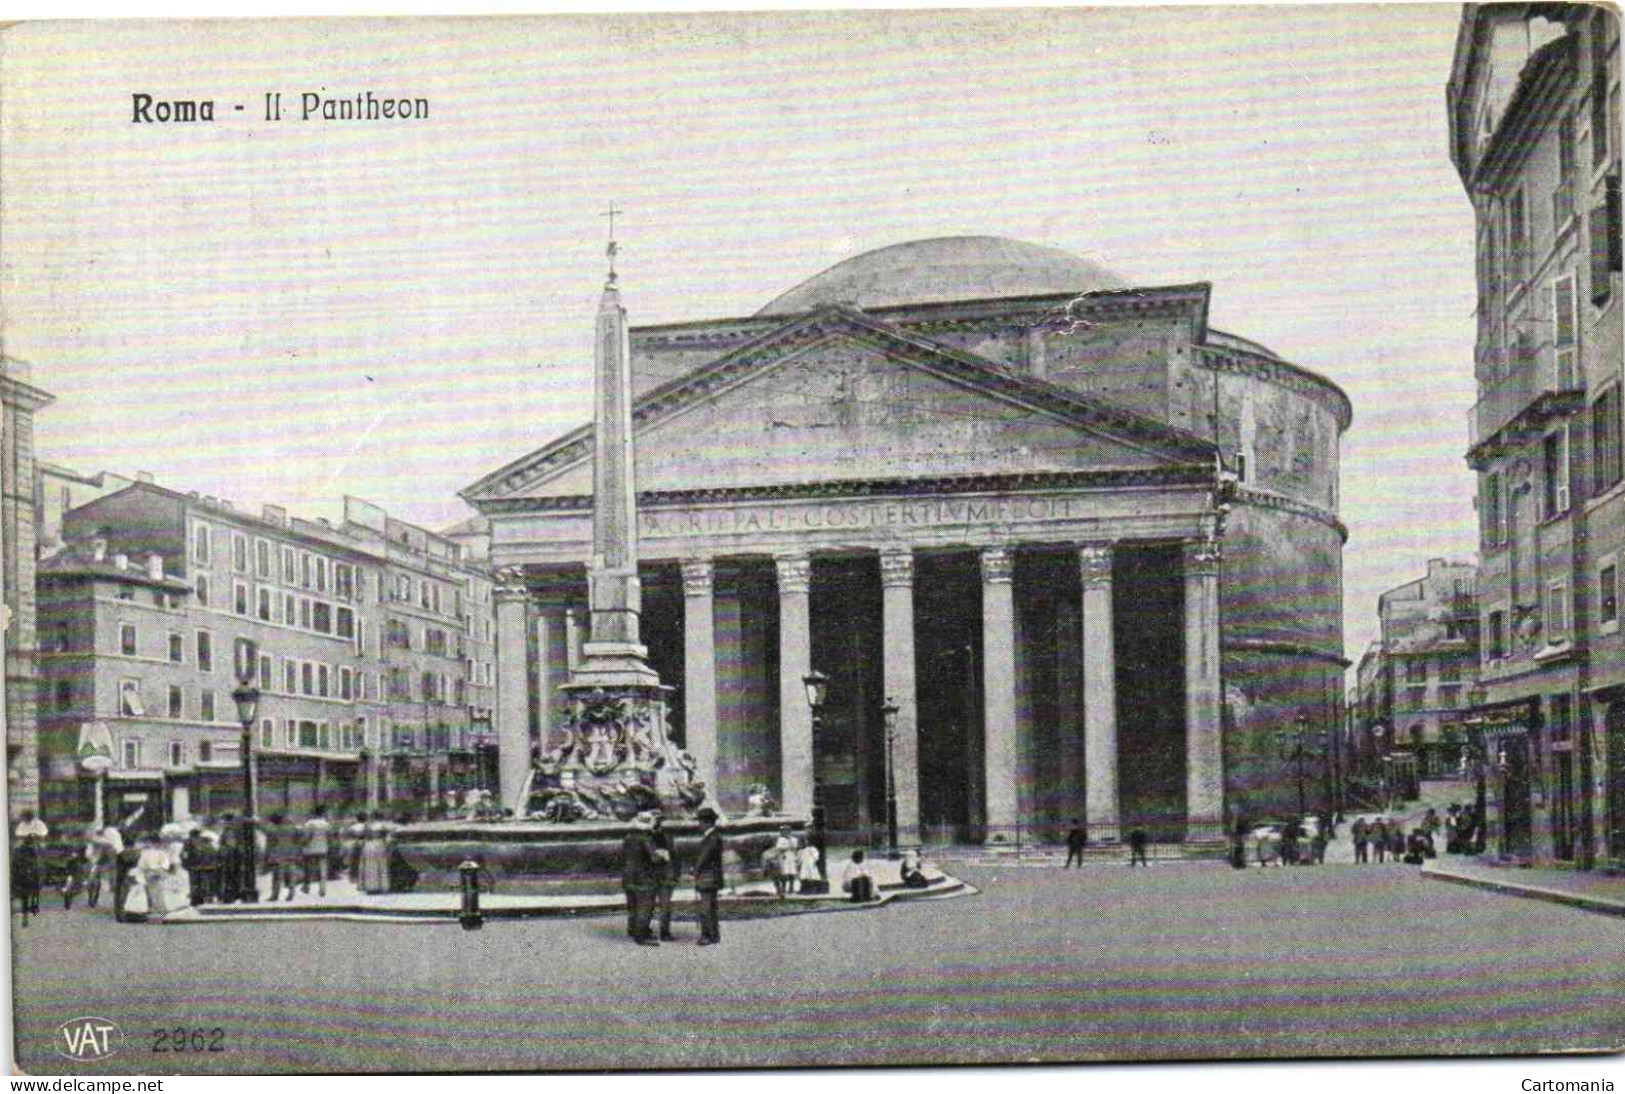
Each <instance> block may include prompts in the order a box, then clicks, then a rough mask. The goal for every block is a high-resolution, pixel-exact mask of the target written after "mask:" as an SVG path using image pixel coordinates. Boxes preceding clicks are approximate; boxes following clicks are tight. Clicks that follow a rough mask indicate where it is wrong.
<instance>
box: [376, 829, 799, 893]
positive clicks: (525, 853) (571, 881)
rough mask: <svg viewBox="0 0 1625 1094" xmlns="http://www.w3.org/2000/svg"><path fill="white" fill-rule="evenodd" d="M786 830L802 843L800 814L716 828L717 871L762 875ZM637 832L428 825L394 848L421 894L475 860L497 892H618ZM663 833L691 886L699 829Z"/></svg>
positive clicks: (402, 832)
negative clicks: (627, 846)
mask: <svg viewBox="0 0 1625 1094" xmlns="http://www.w3.org/2000/svg"><path fill="white" fill-rule="evenodd" d="M786 825H788V826H789V827H790V829H791V831H793V832H794V833H795V834H796V835H797V837H799V838H803V839H804V838H805V836H806V830H807V819H806V818H805V817H789V816H778V815H769V816H756V817H740V818H738V819H737V820H729V821H726V822H725V823H724V824H723V825H722V847H723V868H724V870H725V872H726V876H727V879H728V883H729V884H730V885H731V884H736V883H738V882H742V881H759V880H761V879H763V878H765V877H766V876H767V874H766V873H765V872H764V870H763V866H762V858H763V856H764V855H765V854H766V852H767V850H768V849H769V848H770V847H772V846H773V841H774V840H776V839H777V838H778V835H779V829H780V828H781V827H783V826H786ZM635 827H636V825H634V824H633V823H632V822H630V821H619V820H617V821H604V820H594V821H578V822H576V823H574V824H550V823H544V822H540V821H489V822H485V821H456V820H449V821H428V822H424V823H421V824H410V825H406V826H404V827H402V828H400V829H399V830H397V831H396V833H395V850H396V851H397V852H398V853H399V854H400V856H401V857H402V858H404V859H405V860H406V863H407V865H409V866H411V867H412V868H413V869H414V870H416V871H417V873H418V881H417V888H418V889H419V890H428V891H437V890H439V891H444V890H454V889H457V888H459V886H460V885H461V877H460V875H459V873H458V867H459V866H460V865H461V864H462V863H463V862H465V861H467V860H468V859H475V860H477V861H479V862H480V863H481V864H482V865H483V866H484V867H485V870H486V872H487V873H488V874H490V876H491V880H492V881H493V882H495V886H496V889H495V891H496V892H498V893H523V892H550V893H610V892H620V889H621V866H622V850H621V844H622V841H623V840H624V839H625V838H626V834H627V833H628V832H630V831H631V830H632V829H633V828H635ZM665 828H666V831H667V832H668V833H670V835H671V837H672V843H673V845H674V849H675V855H676V859H677V868H678V871H679V877H678V884H680V885H691V884H692V883H693V876H694V857H695V855H696V854H697V853H698V851H699V844H700V837H701V836H702V835H704V834H705V826H704V825H702V824H701V823H700V822H699V821H696V820H693V819H691V818H688V817H680V818H679V817H668V818H667V819H666V821H665Z"/></svg>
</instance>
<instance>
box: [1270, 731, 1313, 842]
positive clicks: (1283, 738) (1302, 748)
mask: <svg viewBox="0 0 1625 1094" xmlns="http://www.w3.org/2000/svg"><path fill="white" fill-rule="evenodd" d="M1319 736H1321V735H1320V734H1316V733H1315V732H1314V731H1313V730H1311V729H1310V728H1309V719H1308V718H1307V717H1305V716H1304V715H1299V716H1298V720H1297V722H1296V723H1295V724H1294V725H1293V728H1292V729H1290V730H1285V729H1278V730H1276V731H1275V744H1276V747H1277V748H1278V749H1280V752H1281V758H1282V759H1285V760H1292V761H1294V762H1295V763H1296V765H1297V769H1298V816H1299V817H1302V816H1303V815H1304V814H1305V813H1306V812H1307V811H1308V805H1307V804H1306V802H1305V799H1304V793H1303V761H1304V757H1305V756H1306V755H1307V754H1308V752H1309V743H1310V742H1311V741H1313V740H1315V739H1316V738H1317V737H1319Z"/></svg>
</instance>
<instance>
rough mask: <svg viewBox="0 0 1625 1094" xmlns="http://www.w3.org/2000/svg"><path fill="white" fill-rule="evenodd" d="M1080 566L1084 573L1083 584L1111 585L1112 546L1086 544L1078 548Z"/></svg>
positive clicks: (1106, 544) (1108, 544)
mask: <svg viewBox="0 0 1625 1094" xmlns="http://www.w3.org/2000/svg"><path fill="white" fill-rule="evenodd" d="M1078 565H1079V566H1080V567H1081V568H1082V571H1083V584H1084V585H1085V587H1087V586H1090V585H1110V584H1111V581H1112V545H1111V544H1110V543H1085V544H1083V545H1081V546H1080V547H1079V548H1078Z"/></svg>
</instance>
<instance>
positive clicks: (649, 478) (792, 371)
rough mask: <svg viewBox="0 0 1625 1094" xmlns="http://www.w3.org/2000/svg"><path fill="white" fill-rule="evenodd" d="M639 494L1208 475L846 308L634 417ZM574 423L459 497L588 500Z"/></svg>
mask: <svg viewBox="0 0 1625 1094" xmlns="http://www.w3.org/2000/svg"><path fill="white" fill-rule="evenodd" d="M633 419H634V425H633V428H634V435H635V438H636V444H637V460H636V462H637V467H636V473H637V489H638V490H639V492H642V493H649V492H668V491H692V490H707V489H711V490H715V489H735V488H754V489H761V488H768V489H771V488H773V487H777V486H785V487H788V486H791V485H799V484H806V483H815V482H829V481H839V480H857V479H864V480H872V479H888V480H922V481H930V480H941V479H947V478H960V477H965V476H983V475H995V474H997V475H1010V474H1040V475H1042V474H1052V473H1070V472H1079V471H1123V472H1154V471H1161V470H1171V469H1175V468H1181V467H1194V466H1204V467H1211V466H1212V463H1213V458H1214V448H1213V446H1212V444H1211V443H1209V442H1208V441H1205V440H1203V439H1202V438H1199V437H1196V436H1194V435H1192V434H1189V433H1186V432H1184V431H1183V430H1179V429H1176V428H1173V427H1171V426H1168V425H1166V424H1164V423H1162V422H1158V421H1156V420H1154V419H1151V418H1147V417H1145V416H1143V415H1139V414H1135V413H1133V412H1130V411H1125V410H1123V409H1121V408H1118V407H1115V406H1112V405H1111V404H1108V403H1104V402H1101V401H1100V400H1097V399H1092V398H1090V397H1087V396H1083V395H1079V394H1078V393H1076V392H1074V391H1071V390H1068V389H1065V388H1061V387H1058V386H1056V385H1054V384H1048V383H1045V382H1043V381H1040V380H1035V379H1033V378H1031V377H1026V376H1021V375H1018V374H1016V373H1014V372H1012V371H1011V370H1009V369H1007V368H1005V367H1004V366H1002V365H999V364H996V363H994V362H992V361H988V360H986V359H984V358H981V357H978V356H976V355H974V354H970V353H967V352H965V351H963V350H958V349H954V348H952V347H949V346H945V345H942V344H940V343H937V342H933V341H931V340H930V339H926V338H923V337H920V336H918V335H914V334H910V333H905V332H901V331H898V330H896V329H895V328H892V327H890V326H887V325H886V324H884V323H881V322H879V321H877V320H874V319H873V318H871V317H869V316H867V315H864V314H863V313H861V312H856V311H853V310H851V309H848V308H840V307H831V308H825V309H822V310H820V311H817V312H814V313H811V314H809V315H806V316H802V317H800V318H797V319H794V320H791V321H790V322H787V323H786V324H785V325H783V326H782V327H779V328H777V329H775V330H773V331H772V332H770V333H768V334H766V335H763V336H762V337H760V338H758V339H756V340H755V341H753V342H751V343H749V344H748V345H745V346H742V347H740V348H739V349H737V350H735V351H733V352H731V353H729V354H727V355H725V356H723V357H721V358H719V359H717V360H715V361H713V362H711V363H709V364H707V365H704V366H702V367H700V368H698V369H696V370H694V371H693V372H691V373H689V374H687V375H685V376H683V377H680V378H679V379H677V380H675V381H672V382H670V383H667V384H665V385H663V386H661V387H659V388H656V389H654V390H653V391H650V392H649V393H647V394H646V395H644V396H643V397H641V398H639V399H638V400H637V402H636V404H635V405H634V410H633ZM592 445H593V438H592V427H591V426H590V425H588V426H583V427H581V428H579V429H577V430H574V431H572V432H571V433H569V434H567V435H565V436H564V437H561V438H559V439H558V440H557V441H555V442H554V443H553V444H550V445H548V446H547V447H545V448H542V449H540V450H538V451H536V452H533V453H531V454H530V455H529V456H526V457H524V458H523V459H520V460H516V461H515V462H514V463H512V464H509V465H508V466H507V467H504V468H502V469H500V470H498V471H496V472H494V473H492V474H491V475H488V476H486V477H485V478H484V479H482V480H480V481H479V482H477V483H475V484H474V485H473V486H471V487H469V488H468V489H467V490H465V491H464V492H463V497H464V498H466V499H467V500H468V501H470V502H471V503H473V504H474V505H476V506H478V505H479V504H480V503H481V502H487V501H489V502H500V501H504V500H515V499H521V498H537V497H555V498H557V497H571V496H586V495H589V494H590V493H591V491H592Z"/></svg>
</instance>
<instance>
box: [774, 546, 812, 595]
mask: <svg viewBox="0 0 1625 1094" xmlns="http://www.w3.org/2000/svg"><path fill="white" fill-rule="evenodd" d="M773 568H774V570H775V571H776V572H777V574H778V578H779V595H780V596H783V595H784V594H785V593H806V592H808V591H809V590H810V589H811V588H812V559H810V558H808V557H807V556H806V555H775V556H774V558H773Z"/></svg>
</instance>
